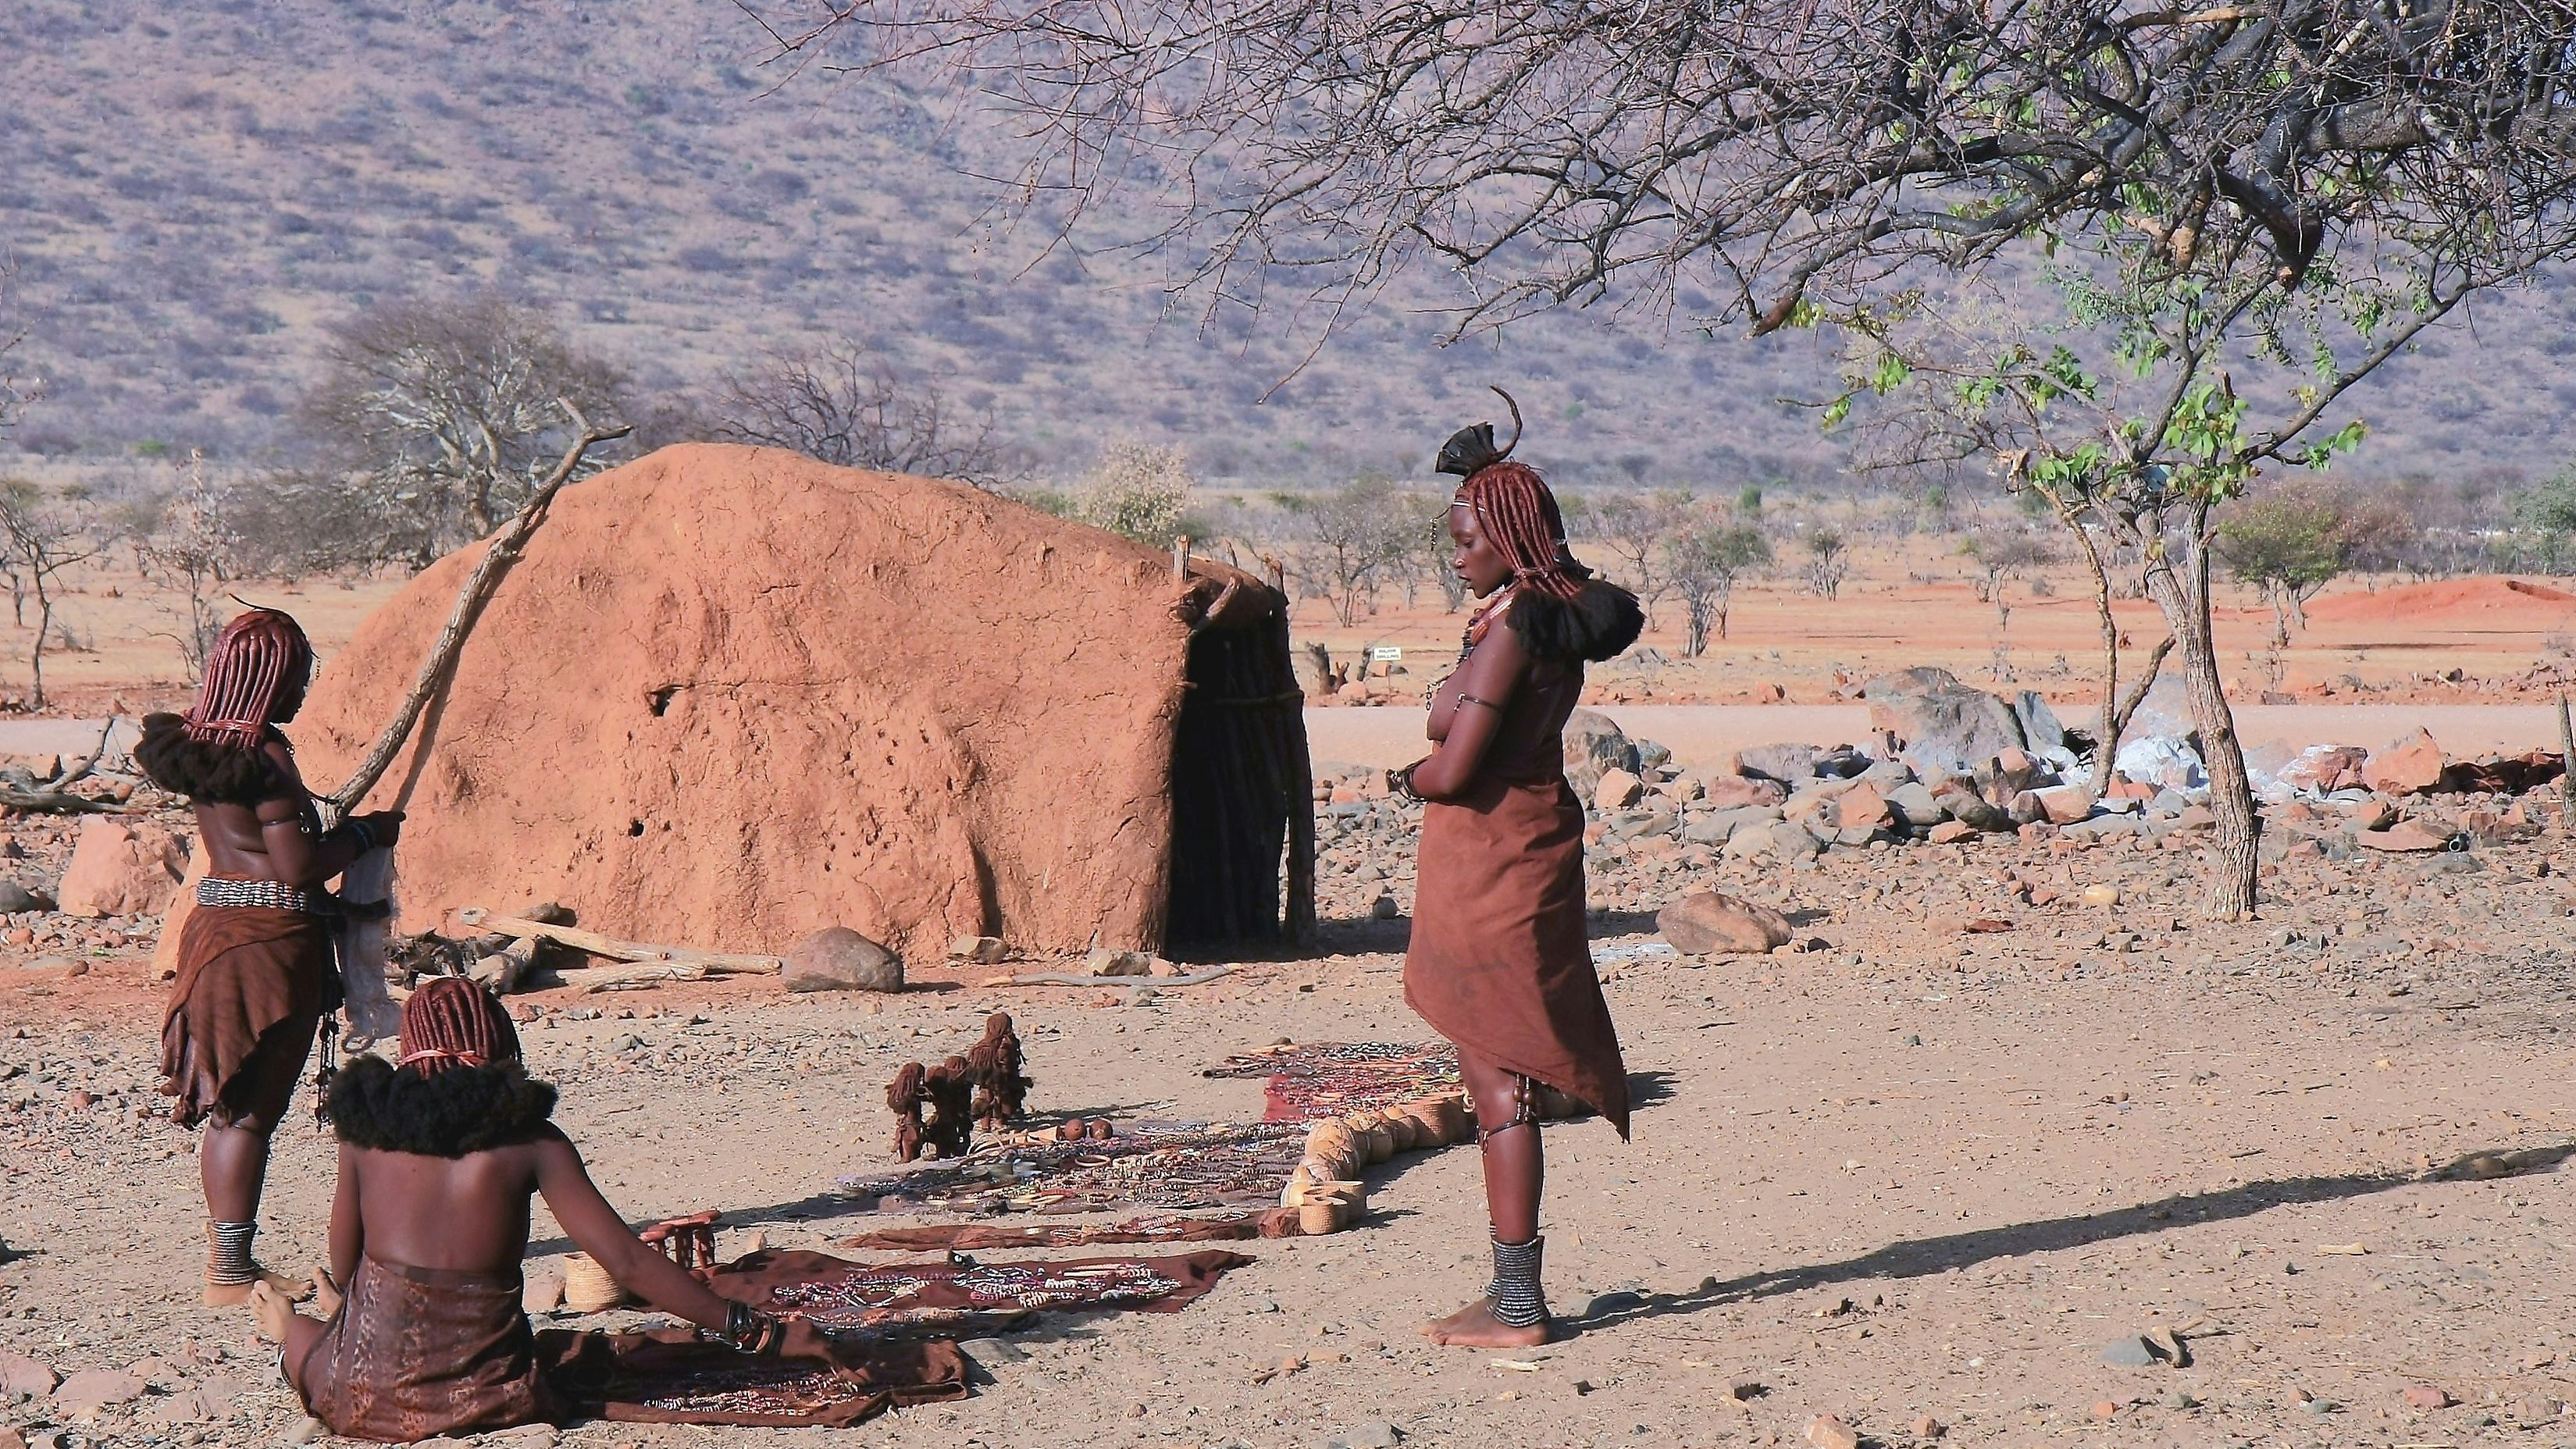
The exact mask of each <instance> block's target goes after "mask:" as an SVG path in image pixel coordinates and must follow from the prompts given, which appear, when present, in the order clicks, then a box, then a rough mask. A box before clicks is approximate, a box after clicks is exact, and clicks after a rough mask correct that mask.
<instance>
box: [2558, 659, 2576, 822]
mask: <svg viewBox="0 0 2576 1449" xmlns="http://www.w3.org/2000/svg"><path fill="white" fill-rule="evenodd" d="M2558 823H2559V824H2560V825H2561V826H2563V827H2567V828H2570V829H2576V721H2571V720H2570V719H2569V718H2568V714H2567V695H2566V693H2565V691H2563V690H2562V691H2561V692H2560V693H2559V696H2558Z"/></svg>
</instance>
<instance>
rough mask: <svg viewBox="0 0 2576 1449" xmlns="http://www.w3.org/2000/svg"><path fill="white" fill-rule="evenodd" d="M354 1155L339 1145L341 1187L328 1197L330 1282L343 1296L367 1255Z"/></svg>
mask: <svg viewBox="0 0 2576 1449" xmlns="http://www.w3.org/2000/svg"><path fill="white" fill-rule="evenodd" d="M357 1151H358V1149H356V1148H354V1147H351V1146H350V1145H349V1144H347V1143H345V1142H343V1143H341V1144H340V1185H339V1186H338V1187H337V1188H335V1189H333V1190H332V1194H331V1281H332V1282H334V1283H336V1284H338V1285H339V1287H340V1290H341V1291H342V1292H344V1293H345V1292H347V1291H348V1288H349V1284H350V1282H351V1281H352V1280H353V1279H354V1278H355V1277H356V1276H357V1272H358V1259H359V1257H360V1256H361V1255H362V1254H364V1253H365V1252H366V1251H367V1219H366V1215H365V1214H363V1213H361V1212H359V1211H358V1158H357Z"/></svg>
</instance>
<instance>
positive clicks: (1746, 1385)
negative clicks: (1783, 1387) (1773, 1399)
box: [1726, 1379, 1771, 1404]
mask: <svg viewBox="0 0 2576 1449" xmlns="http://www.w3.org/2000/svg"><path fill="white" fill-rule="evenodd" d="M1769 1392H1771V1386H1770V1385H1769V1384H1766V1383H1764V1382H1762V1381H1761V1380H1760V1379H1737V1380H1736V1381H1735V1382H1733V1383H1731V1384H1728V1385H1727V1386H1726V1396H1727V1397H1728V1398H1731V1399H1733V1400H1735V1401H1736V1402H1737V1403H1739V1404H1749V1403H1751V1402H1753V1401H1754V1400H1755V1399H1758V1398H1760V1397H1762V1396H1763V1395H1764V1394H1767V1393H1769Z"/></svg>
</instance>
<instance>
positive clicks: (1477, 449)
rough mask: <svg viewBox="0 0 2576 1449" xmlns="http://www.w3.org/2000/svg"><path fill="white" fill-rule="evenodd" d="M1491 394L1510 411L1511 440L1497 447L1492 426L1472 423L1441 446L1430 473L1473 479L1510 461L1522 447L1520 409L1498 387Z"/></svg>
mask: <svg viewBox="0 0 2576 1449" xmlns="http://www.w3.org/2000/svg"><path fill="white" fill-rule="evenodd" d="M1494 392H1495V393H1496V395H1498V396H1500V397H1501V398H1502V400H1503V404H1504V406H1506V407H1509V408H1510V409H1511V410H1512V440H1511V441H1510V442H1508V443H1505V444H1503V445H1502V446H1501V447H1496V446H1495V445H1494V425H1493V424H1492V423H1475V424H1471V425H1470V426H1467V427H1463V428H1460V429H1459V430H1458V431H1456V432H1454V433H1451V434H1450V435H1449V441H1447V442H1445V443H1442V444H1441V445H1440V460H1439V461H1438V462H1436V463H1433V464H1432V465H1431V468H1432V471H1433V472H1435V473H1448V474H1452V475H1454V476H1456V477H1460V478H1472V477H1474V476H1475V475H1476V474H1477V472H1479V471H1480V470H1482V469H1486V468H1490V467H1492V466H1493V465H1495V464H1496V463H1499V462H1501V461H1503V460H1504V459H1505V458H1508V457H1510V456H1511V455H1512V449H1514V448H1517V447H1519V446H1520V445H1521V405H1520V404H1519V403H1516V402H1513V401H1512V395H1511V394H1510V393H1507V392H1504V391H1503V390H1502V389H1501V388H1499V387H1498V388H1495V389H1494Z"/></svg>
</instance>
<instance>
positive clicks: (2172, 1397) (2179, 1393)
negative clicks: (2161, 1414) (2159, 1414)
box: [2164, 1389, 2200, 1409]
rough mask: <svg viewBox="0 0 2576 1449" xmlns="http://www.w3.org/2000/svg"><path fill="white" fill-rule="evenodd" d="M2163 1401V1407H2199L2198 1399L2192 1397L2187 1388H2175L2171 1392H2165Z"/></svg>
mask: <svg viewBox="0 0 2576 1449" xmlns="http://www.w3.org/2000/svg"><path fill="white" fill-rule="evenodd" d="M2164 1403H2165V1407H2166V1408H2168V1409H2197V1408H2199V1407H2200V1400H2198V1399H2195V1398H2193V1397H2192V1396H2191V1391H2190V1390H2188V1389H2175V1390H2174V1391H2173V1392H2171V1393H2169V1394H2166V1395H2165V1399H2164Z"/></svg>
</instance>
